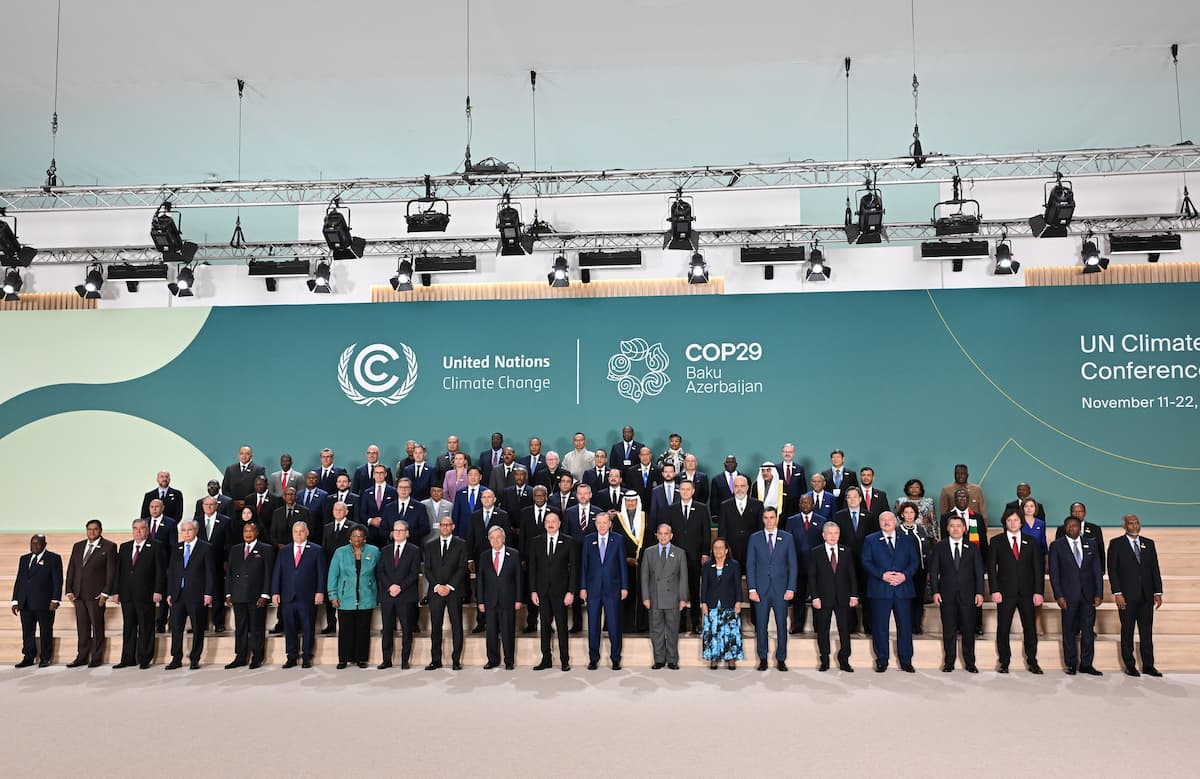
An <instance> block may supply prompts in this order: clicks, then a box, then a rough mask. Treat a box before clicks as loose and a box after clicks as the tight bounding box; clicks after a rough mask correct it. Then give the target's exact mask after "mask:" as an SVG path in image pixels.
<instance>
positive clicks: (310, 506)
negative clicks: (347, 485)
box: [296, 471, 329, 544]
mask: <svg viewBox="0 0 1200 779" xmlns="http://www.w3.org/2000/svg"><path fill="white" fill-rule="evenodd" d="M320 480H321V477H320V476H318V475H317V472H316V471H309V472H308V473H306V474H304V487H303V489H301V488H297V492H296V502H297V503H299V504H300V507H301V508H303V509H304V510H305V511H307V512H308V516H309V518H310V521H311V522H312V525H313V530H314V532H313V534H312V536H313V543H318V544H319V543H321V534H320V532H318V531H317V528H319V527H321V525H322V524H323V523H324V522H325V521H326V520H325V498H327V497H329V493H327V492H326V491H325V490H323V489H321V488H320V487H318V486H317V482H319V481H320Z"/></svg>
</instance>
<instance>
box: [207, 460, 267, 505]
mask: <svg viewBox="0 0 1200 779" xmlns="http://www.w3.org/2000/svg"><path fill="white" fill-rule="evenodd" d="M259 476H262V477H263V478H264V479H265V478H266V477H267V469H266V468H264V467H263V466H261V465H259V464H258V463H256V462H254V450H253V449H252V448H250V447H249V446H246V445H243V446H242V447H241V448H240V449H238V459H237V462H235V463H233V464H232V465H230V466H228V467H226V468H225V476H224V477H223V478H222V479H221V492H222V493H224V494H226V495H228V496H229V497H230V499H231V500H232V501H233V506H232V507H231V511H233V512H234V513H235V514H240V513H241V511H242V507H241V506H240V505H238V503H239V502H240V501H241V499H242V496H243V495H249V494H250V492H251V491H252V490H253V489H254V480H255V479H256V478H258V477H259ZM209 494H210V495H211V494H212V489H211V488H209ZM196 513H200V512H199V509H197V511H196ZM228 516H233V514H229V515H228Z"/></svg>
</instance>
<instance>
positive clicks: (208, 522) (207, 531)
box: [204, 511, 292, 538]
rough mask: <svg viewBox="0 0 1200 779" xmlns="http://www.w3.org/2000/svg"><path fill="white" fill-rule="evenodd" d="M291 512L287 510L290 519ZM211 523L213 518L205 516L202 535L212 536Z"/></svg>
mask: <svg viewBox="0 0 1200 779" xmlns="http://www.w3.org/2000/svg"><path fill="white" fill-rule="evenodd" d="M291 514H292V512H290V511H289V512H288V518H289V519H291ZM212 525H213V518H212V517H205V519H204V535H205V537H207V538H212Z"/></svg>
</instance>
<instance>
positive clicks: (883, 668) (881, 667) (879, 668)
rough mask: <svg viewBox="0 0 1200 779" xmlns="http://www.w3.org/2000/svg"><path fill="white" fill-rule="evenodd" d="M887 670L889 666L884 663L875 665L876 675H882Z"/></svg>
mask: <svg viewBox="0 0 1200 779" xmlns="http://www.w3.org/2000/svg"><path fill="white" fill-rule="evenodd" d="M886 670H887V666H886V665H884V664H883V663H876V664H875V673H877V674H881V673H883V672H884V671H886Z"/></svg>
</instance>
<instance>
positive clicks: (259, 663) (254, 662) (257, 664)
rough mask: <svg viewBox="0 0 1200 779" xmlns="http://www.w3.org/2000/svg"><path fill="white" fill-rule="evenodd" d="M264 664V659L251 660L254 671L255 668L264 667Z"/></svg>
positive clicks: (251, 668)
mask: <svg viewBox="0 0 1200 779" xmlns="http://www.w3.org/2000/svg"><path fill="white" fill-rule="evenodd" d="M262 664H263V661H262V660H251V661H250V670H251V671H253V670H254V669H255V668H262Z"/></svg>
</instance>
